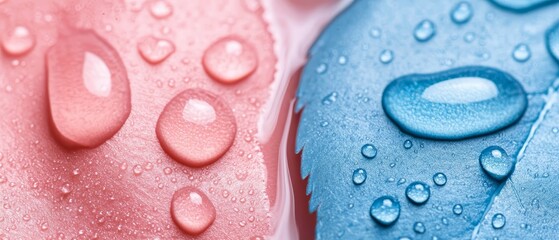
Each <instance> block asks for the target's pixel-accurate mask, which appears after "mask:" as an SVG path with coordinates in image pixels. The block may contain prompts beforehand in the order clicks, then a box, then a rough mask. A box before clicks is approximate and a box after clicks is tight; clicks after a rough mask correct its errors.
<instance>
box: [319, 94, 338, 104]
mask: <svg viewBox="0 0 559 240" xmlns="http://www.w3.org/2000/svg"><path fill="white" fill-rule="evenodd" d="M337 99H338V92H332V93H330V94H328V95H327V96H326V97H324V98H323V99H322V104H324V105H330V104H332V103H333V102H335V101H336V100H337Z"/></svg>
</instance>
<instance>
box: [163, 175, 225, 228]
mask: <svg viewBox="0 0 559 240" xmlns="http://www.w3.org/2000/svg"><path fill="white" fill-rule="evenodd" d="M171 216H172V218H173V221H174V222H175V224H177V226H178V227H179V228H180V229H181V230H183V231H184V232H186V233H187V234H190V235H198V234H201V233H203V232H204V231H206V229H208V228H209V227H210V226H211V225H212V223H213V222H214V220H215V217H216V211H215V207H214V205H213V203H212V202H211V200H210V199H209V198H208V196H206V194H204V193H203V192H202V191H200V190H199V189H197V188H195V187H190V186H189V187H184V188H181V189H179V190H178V191H176V192H175V194H173V199H172V201H171Z"/></svg>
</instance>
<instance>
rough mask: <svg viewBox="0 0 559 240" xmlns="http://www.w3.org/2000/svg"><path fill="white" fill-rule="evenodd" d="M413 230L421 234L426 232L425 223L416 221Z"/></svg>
mask: <svg viewBox="0 0 559 240" xmlns="http://www.w3.org/2000/svg"><path fill="white" fill-rule="evenodd" d="M413 231H414V232H416V233H419V234H422V233H425V225H424V224H423V223H422V222H415V223H414V224H413Z"/></svg>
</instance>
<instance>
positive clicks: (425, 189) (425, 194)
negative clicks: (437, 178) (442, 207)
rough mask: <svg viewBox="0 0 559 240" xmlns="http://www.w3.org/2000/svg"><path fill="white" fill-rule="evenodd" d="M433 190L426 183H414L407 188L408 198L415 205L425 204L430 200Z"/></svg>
mask: <svg viewBox="0 0 559 240" xmlns="http://www.w3.org/2000/svg"><path fill="white" fill-rule="evenodd" d="M430 196H431V190H430V188H429V185H427V184H426V183H424V182H412V183H410V185H408V187H407V188H406V197H407V198H408V199H409V200H410V201H411V202H413V203H415V204H424V203H426V202H427V200H429V197H430Z"/></svg>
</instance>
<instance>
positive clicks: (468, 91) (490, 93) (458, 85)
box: [421, 77, 499, 104]
mask: <svg viewBox="0 0 559 240" xmlns="http://www.w3.org/2000/svg"><path fill="white" fill-rule="evenodd" d="M498 95H499V90H498V89H497V85H495V83H494V82H493V81H490V80H488V79H485V78H480V77H461V78H455V79H450V80H447V81H443V82H439V83H436V84H433V85H431V86H429V87H428V88H427V89H425V91H423V94H421V97H422V98H424V99H426V100H428V101H431V102H435V103H448V104H464V103H474V102H481V101H485V100H489V99H492V98H494V97H497V96H498Z"/></svg>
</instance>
